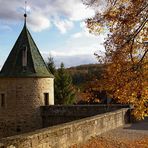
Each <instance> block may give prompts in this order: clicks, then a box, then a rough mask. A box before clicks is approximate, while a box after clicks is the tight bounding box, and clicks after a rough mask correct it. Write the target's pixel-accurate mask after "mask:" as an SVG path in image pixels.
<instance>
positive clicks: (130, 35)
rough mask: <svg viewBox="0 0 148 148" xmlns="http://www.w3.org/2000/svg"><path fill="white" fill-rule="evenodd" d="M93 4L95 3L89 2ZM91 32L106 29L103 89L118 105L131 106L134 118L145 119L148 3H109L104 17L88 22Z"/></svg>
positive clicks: (124, 0)
mask: <svg viewBox="0 0 148 148" xmlns="http://www.w3.org/2000/svg"><path fill="white" fill-rule="evenodd" d="M90 2H91V3H92V4H93V3H94V2H96V3H97V0H92V1H90ZM87 26H88V28H89V29H90V31H91V32H92V33H95V34H96V33H97V34H99V33H100V32H102V28H105V29H106V28H107V29H108V30H109V32H110V33H109V34H108V37H107V38H106V41H105V43H104V46H105V49H106V53H105V57H101V58H100V55H98V59H99V60H100V61H102V62H104V63H105V64H106V65H107V69H106V74H105V87H106V89H108V90H110V92H111V95H112V96H113V97H114V98H116V100H117V101H118V102H120V103H128V104H132V105H133V107H134V110H133V115H134V116H135V117H136V118H137V119H142V118H144V117H145V116H148V54H147V53H148V38H147V35H148V1H147V0H109V1H108V7H106V10H105V11H104V12H103V14H96V16H95V17H94V18H92V19H88V20H87Z"/></svg>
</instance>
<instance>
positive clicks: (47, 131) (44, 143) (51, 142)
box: [0, 108, 128, 148]
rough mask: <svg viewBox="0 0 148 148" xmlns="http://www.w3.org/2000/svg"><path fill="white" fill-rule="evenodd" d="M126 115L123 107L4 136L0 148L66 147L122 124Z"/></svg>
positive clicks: (125, 109) (126, 111)
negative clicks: (29, 131)
mask: <svg viewBox="0 0 148 148" xmlns="http://www.w3.org/2000/svg"><path fill="white" fill-rule="evenodd" d="M127 117H128V109H127V108H123V109H119V110H116V111H113V112H108V113H104V114H100V115H95V116H92V117H87V118H84V119H80V120H77V121H72V122H69V123H64V124H61V125H57V126H53V127H49V128H44V129H41V130H37V131H35V132H32V133H27V134H22V135H18V136H13V137H8V138H4V139H1V140H0V143H1V148H3V147H5V148H68V147H69V146H71V145H73V144H76V143H84V142H85V141H86V140H88V139H90V138H91V136H96V135H99V134H101V133H104V132H106V131H108V130H111V129H114V128H117V127H119V126H122V125H124V124H125V122H126V121H127Z"/></svg>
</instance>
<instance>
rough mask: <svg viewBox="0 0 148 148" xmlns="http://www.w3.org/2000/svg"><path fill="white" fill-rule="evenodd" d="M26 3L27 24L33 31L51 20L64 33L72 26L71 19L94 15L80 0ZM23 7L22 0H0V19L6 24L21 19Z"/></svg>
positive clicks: (42, 28) (46, 26)
mask: <svg viewBox="0 0 148 148" xmlns="http://www.w3.org/2000/svg"><path fill="white" fill-rule="evenodd" d="M27 5H28V6H27V11H29V13H28V18H29V20H28V24H30V26H31V29H32V30H33V31H42V30H44V29H47V28H49V27H50V26H51V25H50V22H51V20H52V23H53V24H54V25H55V26H56V27H58V29H59V30H60V31H61V32H62V33H65V32H66V31H67V30H69V29H71V28H72V27H73V23H72V21H81V20H84V19H86V18H88V17H91V16H93V15H94V11H93V10H92V9H91V8H87V7H86V6H85V5H83V4H82V1H81V0H66V1H65V0H54V1H53V0H44V1H43V0H36V1H28V4H27ZM23 7H24V1H20V0H13V2H12V0H0V21H3V22H5V23H7V24H8V23H12V22H17V21H20V20H22V19H23V17H22V13H24V8H23ZM57 17H58V18H59V20H58V22H57V20H56V18H57ZM63 18H64V20H63ZM54 19H55V20H54Z"/></svg>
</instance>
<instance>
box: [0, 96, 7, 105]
mask: <svg viewBox="0 0 148 148" xmlns="http://www.w3.org/2000/svg"><path fill="white" fill-rule="evenodd" d="M5 106H6V98H5V94H4V93H2V94H1V96H0V107H5Z"/></svg>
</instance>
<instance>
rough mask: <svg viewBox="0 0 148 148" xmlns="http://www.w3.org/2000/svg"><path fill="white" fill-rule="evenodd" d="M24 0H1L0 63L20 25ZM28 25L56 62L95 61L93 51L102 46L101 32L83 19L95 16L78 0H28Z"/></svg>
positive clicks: (39, 44) (41, 45)
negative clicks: (91, 29) (91, 31)
mask: <svg viewBox="0 0 148 148" xmlns="http://www.w3.org/2000/svg"><path fill="white" fill-rule="evenodd" d="M24 3H25V2H24V0H13V1H12V0H0V67H1V66H2V65H3V63H4V61H5V60H6V58H7V56H8V54H9V52H10V50H11V49H12V47H13V45H14V43H15V41H16V39H17V37H18V35H19V33H20V32H21V29H22V27H23V23H24V18H23V13H24V6H25V4H24ZM27 13H28V17H27V26H28V28H29V30H30V32H31V34H32V36H33V38H34V40H35V42H36V44H37V46H38V48H39V50H40V52H41V54H42V55H43V57H44V58H45V59H47V57H48V56H49V55H52V56H53V57H54V60H55V63H56V65H57V66H58V65H59V63H60V62H64V64H65V66H66V67H70V66H75V65H80V64H89V63H97V60H96V59H95V57H94V52H96V51H97V50H100V49H101V50H103V49H104V47H103V45H102V43H103V40H104V35H100V36H99V37H96V36H94V35H91V34H89V33H88V29H87V28H86V25H85V23H84V21H85V20H86V19H87V18H89V17H92V16H94V14H95V12H94V10H93V9H91V8H89V7H86V6H85V5H83V4H82V2H81V0H28V2H27Z"/></svg>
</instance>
